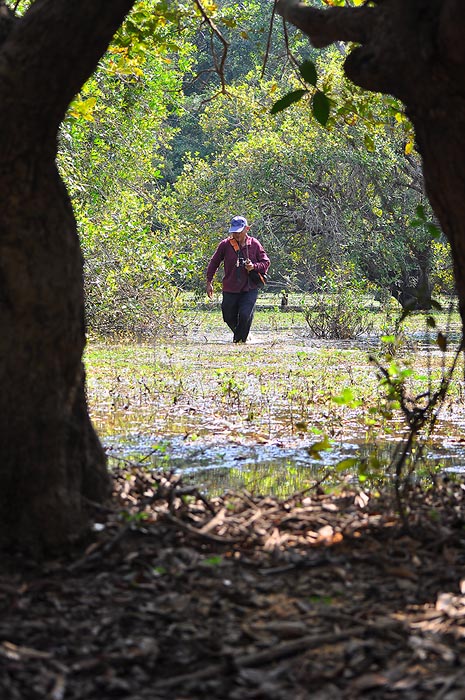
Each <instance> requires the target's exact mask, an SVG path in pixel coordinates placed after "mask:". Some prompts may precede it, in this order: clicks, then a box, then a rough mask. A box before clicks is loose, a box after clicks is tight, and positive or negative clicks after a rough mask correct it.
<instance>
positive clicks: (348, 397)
mask: <svg viewBox="0 0 465 700" xmlns="http://www.w3.org/2000/svg"><path fill="white" fill-rule="evenodd" d="M333 401H334V403H337V404H339V405H341V406H345V405H347V404H350V403H352V402H353V401H354V394H353V391H352V389H349V388H348V387H347V388H345V389H343V390H342V392H341V393H340V394H339V396H333Z"/></svg>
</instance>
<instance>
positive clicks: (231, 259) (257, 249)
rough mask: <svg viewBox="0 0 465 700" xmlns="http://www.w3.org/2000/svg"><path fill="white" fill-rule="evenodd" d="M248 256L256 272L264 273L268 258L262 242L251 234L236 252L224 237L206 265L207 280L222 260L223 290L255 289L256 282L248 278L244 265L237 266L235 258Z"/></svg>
mask: <svg viewBox="0 0 465 700" xmlns="http://www.w3.org/2000/svg"><path fill="white" fill-rule="evenodd" d="M238 257H240V258H241V259H243V260H246V259H247V258H250V260H251V261H252V262H253V264H254V266H255V269H256V270H257V272H260V273H261V274H264V273H266V272H267V270H268V268H269V266H270V259H269V257H268V255H267V254H266V253H265V249H264V248H263V246H262V244H261V243H260V241H259V240H257V239H256V238H253V236H247V237H246V239H245V243H244V245H243V246H242V247H241V249H240V251H239V255H238V253H236V251H235V250H234V248H233V247H232V245H231V243H230V239H229V238H225V239H224V240H223V241H221V243H220V244H219V245H218V248H217V249H216V250H215V252H214V253H213V255H212V257H211V260H210V262H209V263H208V267H207V282H211V281H212V279H213V277H214V276H215V272H216V271H217V269H218V268H219V266H220V265H221V263H222V262H224V277H223V292H236V293H237V292H247V291H248V290H249V289H255V288H256V287H257V285H256V284H254V283H253V282H251V281H250V280H249V275H248V272H247V270H246V269H245V267H244V265H243V264H241V265H240V266H239V267H237V260H238Z"/></svg>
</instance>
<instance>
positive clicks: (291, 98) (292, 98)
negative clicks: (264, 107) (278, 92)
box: [270, 89, 308, 114]
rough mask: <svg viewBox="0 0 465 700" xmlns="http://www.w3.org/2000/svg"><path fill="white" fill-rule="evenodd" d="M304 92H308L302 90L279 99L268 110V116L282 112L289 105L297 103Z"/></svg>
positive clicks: (294, 91)
mask: <svg viewBox="0 0 465 700" xmlns="http://www.w3.org/2000/svg"><path fill="white" fill-rule="evenodd" d="M306 92H308V90H303V89H300V90H293V92H288V93H287V95H284V97H281V99H280V100H278V101H277V102H275V103H274V105H273V106H272V108H271V110H270V114H277V113H278V112H282V110H283V109H286V108H287V107H289V106H290V105H292V104H294V102H298V101H299V100H300V99H302V97H303V96H304V95H305V93H306Z"/></svg>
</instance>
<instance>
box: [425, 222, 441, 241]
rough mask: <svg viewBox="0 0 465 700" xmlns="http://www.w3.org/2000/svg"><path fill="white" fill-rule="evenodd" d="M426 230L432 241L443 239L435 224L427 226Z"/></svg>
mask: <svg viewBox="0 0 465 700" xmlns="http://www.w3.org/2000/svg"><path fill="white" fill-rule="evenodd" d="M426 230H427V231H428V233H429V234H430V236H431V238H432V239H435V238H440V237H441V231H440V229H439V228H438V227H437V226H436V225H435V224H432V223H428V224H426Z"/></svg>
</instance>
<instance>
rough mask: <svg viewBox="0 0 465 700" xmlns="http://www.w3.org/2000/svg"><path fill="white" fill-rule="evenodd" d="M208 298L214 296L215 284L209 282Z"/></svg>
mask: <svg viewBox="0 0 465 700" xmlns="http://www.w3.org/2000/svg"><path fill="white" fill-rule="evenodd" d="M207 296H208V298H209V299H211V298H212V296H213V284H212V283H211V282H207Z"/></svg>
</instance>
